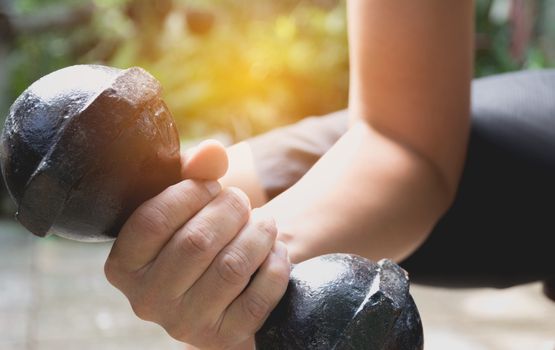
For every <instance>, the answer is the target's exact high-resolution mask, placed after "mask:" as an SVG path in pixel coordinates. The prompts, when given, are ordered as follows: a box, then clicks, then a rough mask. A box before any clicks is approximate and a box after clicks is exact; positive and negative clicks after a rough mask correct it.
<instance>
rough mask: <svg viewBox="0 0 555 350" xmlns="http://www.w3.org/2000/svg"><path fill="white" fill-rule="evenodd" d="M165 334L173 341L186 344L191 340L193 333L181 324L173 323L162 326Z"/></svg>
mask: <svg viewBox="0 0 555 350" xmlns="http://www.w3.org/2000/svg"><path fill="white" fill-rule="evenodd" d="M164 329H165V330H166V332H167V333H168V334H169V335H170V336H171V337H172V338H174V339H176V340H179V341H183V342H186V341H188V340H191V337H192V335H193V332H192V331H191V328H190V327H186V326H184V325H183V324H181V323H177V322H175V323H173V324H171V325H168V326H164Z"/></svg>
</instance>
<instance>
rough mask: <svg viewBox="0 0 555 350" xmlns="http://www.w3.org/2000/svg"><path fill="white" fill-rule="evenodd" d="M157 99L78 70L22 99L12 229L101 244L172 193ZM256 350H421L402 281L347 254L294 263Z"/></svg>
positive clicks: (173, 151) (167, 126) (119, 80)
mask: <svg viewBox="0 0 555 350" xmlns="http://www.w3.org/2000/svg"><path fill="white" fill-rule="evenodd" d="M160 90H161V88H160V84H159V83H158V82H157V81H156V79H154V78H153V77H152V76H151V75H150V74H148V73H147V72H145V71H144V70H142V69H140V68H131V69H127V70H119V69H115V68H109V67H104V66H93V65H79V66H72V67H68V68H65V69H61V70H59V71H56V72H54V73H51V74H49V75H47V76H45V77H43V78H42V79H40V80H38V81H37V82H35V83H34V84H33V85H31V86H30V87H29V88H28V89H27V90H26V91H25V92H23V94H22V95H21V96H20V97H19V98H18V99H17V100H16V102H15V103H14V104H13V106H12V108H11V109H10V114H9V116H8V118H7V119H6V125H5V127H4V131H3V133H2V138H1V143H0V145H1V148H0V165H1V168H2V173H3V177H4V180H5V182H6V184H7V188H8V189H9V192H10V194H11V196H12V198H13V199H14V200H15V202H16V204H17V206H18V212H17V219H18V220H19V221H20V222H21V223H22V224H23V225H24V226H25V227H26V228H27V229H29V230H30V231H31V232H33V233H34V234H36V235H39V236H46V235H48V234H51V233H53V234H57V235H60V236H63V237H67V238H70V239H76V240H81V241H100V240H107V239H111V238H114V237H116V236H117V233H118V232H119V229H120V228H121V225H122V224H123V222H125V220H126V219H127V218H128V217H129V215H130V214H131V213H132V212H133V210H134V209H136V208H137V207H138V206H139V205H140V204H141V203H142V202H144V201H145V200H147V199H148V198H150V197H152V196H154V195H156V194H157V193H159V192H161V191H162V190H163V189H164V188H166V187H168V186H170V185H172V184H174V183H176V182H178V181H179V179H180V161H179V137H178V134H177V130H176V128H175V124H174V121H173V119H172V117H171V114H170V112H169V110H168V108H167V107H166V105H165V104H164V102H163V101H162V99H161V97H160ZM256 347H257V349H258V350H274V349H275V350H278V349H279V350H296V349H298V350H332V349H333V350H421V349H422V347H423V335H422V325H421V321H420V316H419V314H418V310H417V308H416V305H415V304H414V301H413V299H412V298H411V296H410V294H409V280H408V277H407V274H406V272H405V271H404V270H402V269H401V268H400V267H399V266H397V265H396V264H394V263H392V262H391V261H389V260H382V261H380V262H379V263H374V262H371V261H369V260H366V259H364V258H361V257H358V256H355V255H347V254H331V255H324V256H320V257H316V258H314V259H311V260H308V261H305V262H302V263H300V264H297V265H295V266H294V267H293V269H292V273H291V279H290V283H289V286H288V289H287V292H286V294H285V296H284V297H283V298H282V300H281V302H280V303H279V305H278V306H277V307H276V309H275V310H274V311H273V312H272V313H271V315H270V316H269V318H268V320H267V321H266V323H265V324H264V326H263V327H262V329H261V330H260V331H259V332H258V333H257V334H256Z"/></svg>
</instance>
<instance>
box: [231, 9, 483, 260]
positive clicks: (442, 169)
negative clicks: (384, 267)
mask: <svg viewBox="0 0 555 350" xmlns="http://www.w3.org/2000/svg"><path fill="white" fill-rule="evenodd" d="M472 5H473V4H472V2H471V1H444V0H424V1H419V2H412V1H408V0H391V1H382V0H350V2H349V3H348V6H349V25H350V28H349V33H350V50H351V95H350V102H349V109H350V117H351V120H352V126H351V128H350V130H349V131H348V132H347V133H346V134H345V135H344V136H343V137H342V138H341V139H340V140H339V142H338V143H337V144H336V145H335V146H333V147H332V148H331V149H330V151H329V152H328V153H327V154H326V155H324V156H323V157H322V158H321V159H320V161H318V163H317V164H316V165H315V166H314V167H313V168H312V169H311V170H310V171H309V172H308V173H307V174H306V175H305V176H304V177H303V178H302V179H301V180H300V181H299V182H298V183H297V184H296V185H294V186H293V187H292V188H290V189H289V190H287V191H285V192H284V193H283V194H281V195H280V196H278V197H277V198H275V199H274V200H272V201H271V202H269V203H268V204H266V205H265V206H264V207H263V208H264V210H267V211H269V212H270V213H271V215H273V216H275V217H276V219H277V222H278V226H279V228H280V231H281V239H283V240H284V241H286V242H287V243H288V245H289V251H290V254H291V256H292V258H293V260H296V261H298V260H302V259H305V258H308V257H311V256H315V255H319V254H322V253H326V252H331V251H343V252H352V253H358V254H361V255H363V256H367V257H370V258H374V259H377V258H380V257H384V256H387V257H391V258H395V259H397V260H401V259H403V258H404V257H406V256H407V255H408V254H410V253H411V252H412V251H413V250H414V249H415V248H416V247H417V246H418V245H419V244H420V243H421V242H422V241H423V240H424V239H425V238H426V236H427V234H428V232H429V231H430V229H431V228H432V226H433V225H434V224H435V222H436V221H437V219H438V218H439V217H440V216H441V215H442V213H443V212H444V211H445V210H446V209H447V207H448V206H449V204H450V202H451V200H452V198H453V195H454V193H455V191H456V187H457V183H458V178H459V173H460V170H461V167H462V163H463V159H464V154H465V147H466V138H467V130H468V114H469V111H468V110H469V104H470V103H469V92H470V78H471V75H472V23H473V21H472V13H473V7H472ZM243 152H246V153H248V149H243ZM233 158H234V157H233V156H231V168H232V169H233V163H234V162H233ZM232 177H233V176H228V177H227V178H226V179H227V180H224V182H225V181H230V180H232Z"/></svg>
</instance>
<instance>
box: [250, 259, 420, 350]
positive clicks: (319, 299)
mask: <svg viewBox="0 0 555 350" xmlns="http://www.w3.org/2000/svg"><path fill="white" fill-rule="evenodd" d="M256 348H257V350H283V349H288V350H422V349H423V331H422V323H421V321H420V315H419V313H418V310H417V308H416V305H415V303H414V301H413V299H412V297H411V296H410V294H409V279H408V275H407V273H406V272H405V271H404V270H403V269H402V268H400V267H399V266H398V265H396V264H395V263H393V262H391V261H389V260H381V261H380V262H378V263H374V262H372V261H369V260H367V259H364V258H362V257H359V256H356V255H348V254H330V255H323V256H319V257H316V258H313V259H310V260H307V261H304V262H301V263H300V264H298V265H295V266H294V267H293V269H292V271H291V277H290V280H289V286H288V288H287V291H286V293H285V296H284V297H283V298H282V299H281V301H280V303H279V304H278V306H277V307H276V308H275V309H274V311H272V313H271V314H270V316H269V318H268V319H267V320H266V322H265V323H264V325H263V326H262V328H261V329H260V330H259V331H258V333H257V334H256Z"/></svg>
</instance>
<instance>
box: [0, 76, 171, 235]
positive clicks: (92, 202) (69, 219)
mask: <svg viewBox="0 0 555 350" xmlns="http://www.w3.org/2000/svg"><path fill="white" fill-rule="evenodd" d="M160 92H161V87H160V84H159V83H158V82H157V81H156V79H155V78H153V77H152V76H151V75H150V74H148V73H147V72H146V71H144V70H142V69H140V68H130V69H127V70H120V69H116V68H110V67H105V66H96V65H77V66H71V67H67V68H64V69H61V70H58V71H55V72H53V73H51V74H49V75H46V76H45V77H43V78H41V79H39V80H38V81H36V82H35V83H34V84H32V85H31V86H30V87H29V88H28V89H27V90H25V91H24V92H23V93H22V94H21V96H20V97H19V98H18V99H17V100H16V101H15V102H14V104H13V105H12V107H11V109H10V112H9V115H8V117H7V119H6V123H5V127H4V130H3V133H2V136H1V139H0V165H1V168H2V174H3V177H4V180H5V182H6V185H7V188H8V190H9V192H10V195H11V197H12V198H13V199H14V201H15V202H16V204H17V207H18V212H17V214H16V217H17V219H18V220H19V221H20V222H21V223H22V224H23V225H24V226H25V227H26V228H27V229H28V230H29V231H31V232H33V233H34V234H36V235H38V236H46V235H48V234H51V233H54V234H57V235H60V236H64V237H67V238H71V239H75V240H82V241H102V240H108V239H111V238H113V237H115V236H116V235H117V233H118V231H119V229H120V228H121V225H122V224H123V223H124V221H125V220H126V219H127V217H128V216H129V215H130V214H131V213H132V211H133V210H134V209H135V208H136V207H137V206H138V205H140V204H141V203H142V202H144V201H145V200H147V199H148V198H150V197H152V196H154V195H156V194H158V193H159V192H161V191H162V190H163V189H164V188H166V187H168V186H170V185H172V184H174V183H176V182H178V181H179V177H180V175H179V174H180V161H179V137H178V134H177V129H176V127H175V124H174V121H173V118H172V116H171V114H170V112H169V110H168V109H167V107H166V105H165V104H164V102H163V101H162V99H161V97H160Z"/></svg>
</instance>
